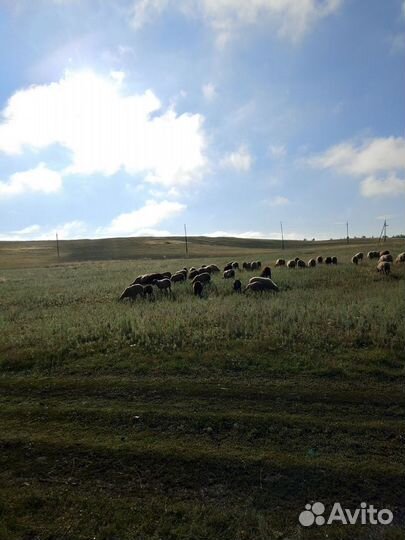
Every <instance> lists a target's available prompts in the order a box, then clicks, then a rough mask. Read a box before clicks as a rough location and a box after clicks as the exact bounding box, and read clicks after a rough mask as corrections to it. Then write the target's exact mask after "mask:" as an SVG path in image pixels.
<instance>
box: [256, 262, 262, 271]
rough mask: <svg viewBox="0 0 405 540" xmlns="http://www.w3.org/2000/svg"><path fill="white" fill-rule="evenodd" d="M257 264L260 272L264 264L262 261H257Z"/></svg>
mask: <svg viewBox="0 0 405 540" xmlns="http://www.w3.org/2000/svg"><path fill="white" fill-rule="evenodd" d="M256 264H257V268H258V269H259V270H260V268H261V267H262V262H261V261H256Z"/></svg>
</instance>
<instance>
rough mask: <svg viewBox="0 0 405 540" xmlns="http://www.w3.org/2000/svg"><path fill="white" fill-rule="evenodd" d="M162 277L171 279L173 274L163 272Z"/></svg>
mask: <svg viewBox="0 0 405 540" xmlns="http://www.w3.org/2000/svg"><path fill="white" fill-rule="evenodd" d="M162 276H163V277H165V278H169V279H170V278H171V277H172V273H171V272H162Z"/></svg>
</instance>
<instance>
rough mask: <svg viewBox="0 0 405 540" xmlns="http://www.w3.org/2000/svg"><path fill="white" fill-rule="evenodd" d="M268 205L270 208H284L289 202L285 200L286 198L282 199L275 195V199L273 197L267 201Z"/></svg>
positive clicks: (280, 196)
mask: <svg viewBox="0 0 405 540" xmlns="http://www.w3.org/2000/svg"><path fill="white" fill-rule="evenodd" d="M268 204H269V205H270V206H285V205H286V204H290V200H289V199H287V197H283V196H282V195H277V196H276V197H273V198H272V199H270V200H269V201H268Z"/></svg>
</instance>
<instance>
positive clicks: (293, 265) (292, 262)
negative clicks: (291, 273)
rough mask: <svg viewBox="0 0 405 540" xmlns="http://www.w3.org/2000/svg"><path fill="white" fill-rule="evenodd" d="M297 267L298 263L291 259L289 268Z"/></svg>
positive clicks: (288, 263) (288, 264)
mask: <svg viewBox="0 0 405 540" xmlns="http://www.w3.org/2000/svg"><path fill="white" fill-rule="evenodd" d="M296 266H297V263H296V262H295V260H294V259H291V260H289V261H288V262H287V268H295V267H296Z"/></svg>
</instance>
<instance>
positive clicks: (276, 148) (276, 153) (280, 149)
mask: <svg viewBox="0 0 405 540" xmlns="http://www.w3.org/2000/svg"><path fill="white" fill-rule="evenodd" d="M269 152H270V155H271V156H273V157H274V158H283V157H285V156H286V155H287V149H286V147H285V146H284V145H283V144H271V145H270V146H269Z"/></svg>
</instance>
